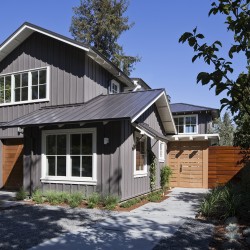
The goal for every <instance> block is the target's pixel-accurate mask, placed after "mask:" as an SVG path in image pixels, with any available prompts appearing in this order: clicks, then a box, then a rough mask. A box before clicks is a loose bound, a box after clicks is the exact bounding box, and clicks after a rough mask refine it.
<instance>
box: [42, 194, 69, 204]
mask: <svg viewBox="0 0 250 250" xmlns="http://www.w3.org/2000/svg"><path fill="white" fill-rule="evenodd" d="M69 196H70V194H69V193H66V192H58V191H47V192H46V193H45V198H46V200H47V201H48V202H49V203H50V204H52V205H58V204H61V203H64V202H68V200H69Z"/></svg>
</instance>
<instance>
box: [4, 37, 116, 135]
mask: <svg viewBox="0 0 250 250" xmlns="http://www.w3.org/2000/svg"><path fill="white" fill-rule="evenodd" d="M45 66H50V74H51V75H50V101H49V102H40V103H30V104H19V105H12V106H4V107H0V117H1V118H0V122H7V121H11V120H13V119H16V118H18V117H20V116H23V115H25V114H28V113H30V112H32V111H34V110H37V109H39V108H41V107H43V106H51V105H63V104H72V103H82V102H86V101H88V100H90V99H91V98H94V97H95V96H97V95H100V94H107V91H108V90H107V89H108V84H109V81H110V80H111V79H112V78H114V77H112V75H111V74H110V73H108V72H107V71H106V70H105V69H104V68H102V67H101V66H100V65H99V64H97V63H96V62H94V61H93V60H92V59H90V58H89V57H88V56H87V55H86V54H85V52H84V51H83V50H80V49H77V48H75V47H72V46H70V45H68V44H64V43H63V42H60V41H57V40H54V39H52V38H49V37H46V36H44V35H42V34H38V33H34V34H33V35H31V36H30V37H29V38H28V39H27V40H26V41H24V42H23V43H22V44H21V45H20V46H19V47H18V48H16V49H15V50H14V51H13V52H12V53H11V54H10V55H8V56H7V57H6V58H5V59H4V60H3V61H2V62H0V74H6V73H11V72H16V71H23V70H28V69H34V68H40V67H45ZM85 72H86V74H85ZM11 136H17V130H16V129H6V130H4V131H2V130H1V129H0V138H1V137H11Z"/></svg>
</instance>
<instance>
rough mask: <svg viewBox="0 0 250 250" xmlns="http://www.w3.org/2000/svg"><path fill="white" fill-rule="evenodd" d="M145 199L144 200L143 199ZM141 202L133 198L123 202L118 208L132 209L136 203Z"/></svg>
mask: <svg viewBox="0 0 250 250" xmlns="http://www.w3.org/2000/svg"><path fill="white" fill-rule="evenodd" d="M144 199H145V198H144ZM141 201H142V199H140V198H134V199H130V200H128V201H125V202H123V203H122V204H121V205H120V207H123V208H129V207H132V206H134V205H135V204H137V203H140V202H141Z"/></svg>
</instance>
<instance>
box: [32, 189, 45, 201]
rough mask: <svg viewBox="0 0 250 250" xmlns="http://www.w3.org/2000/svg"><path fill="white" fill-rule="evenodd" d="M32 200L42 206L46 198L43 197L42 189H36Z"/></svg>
mask: <svg viewBox="0 0 250 250" xmlns="http://www.w3.org/2000/svg"><path fill="white" fill-rule="evenodd" d="M31 198H32V200H33V201H34V202H35V203H38V204H41V203H43V202H44V200H45V198H44V197H43V193H42V191H41V190H40V189H36V190H35V191H34V192H33V193H32V197H31Z"/></svg>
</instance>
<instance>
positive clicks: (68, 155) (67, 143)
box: [66, 134, 72, 177]
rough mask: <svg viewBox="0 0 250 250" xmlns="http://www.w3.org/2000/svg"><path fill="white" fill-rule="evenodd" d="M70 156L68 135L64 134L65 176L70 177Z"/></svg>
mask: <svg viewBox="0 0 250 250" xmlns="http://www.w3.org/2000/svg"><path fill="white" fill-rule="evenodd" d="M71 164H72V161H71V155H70V134H66V176H67V177H71V176H72V167H71Z"/></svg>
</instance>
